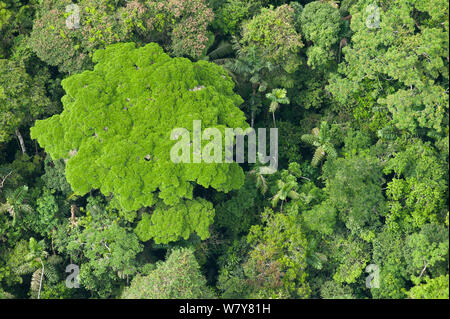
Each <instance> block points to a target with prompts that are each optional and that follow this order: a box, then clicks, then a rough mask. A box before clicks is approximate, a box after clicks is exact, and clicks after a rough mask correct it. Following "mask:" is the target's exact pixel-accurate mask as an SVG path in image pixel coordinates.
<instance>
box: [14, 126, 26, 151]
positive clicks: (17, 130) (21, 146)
mask: <svg viewBox="0 0 450 319" xmlns="http://www.w3.org/2000/svg"><path fill="white" fill-rule="evenodd" d="M16 136H17V138H18V139H19V144H20V148H21V149H22V153H23V154H26V153H27V149H26V148H25V142H24V141H23V137H22V134H20V132H19V129H16Z"/></svg>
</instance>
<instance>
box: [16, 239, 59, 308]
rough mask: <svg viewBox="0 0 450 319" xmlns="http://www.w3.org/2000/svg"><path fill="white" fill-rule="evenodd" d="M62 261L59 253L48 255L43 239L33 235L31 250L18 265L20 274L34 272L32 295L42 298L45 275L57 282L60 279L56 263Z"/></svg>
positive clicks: (31, 287) (30, 243)
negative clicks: (37, 239) (39, 239)
mask: <svg viewBox="0 0 450 319" xmlns="http://www.w3.org/2000/svg"><path fill="white" fill-rule="evenodd" d="M61 261H62V258H61V257H59V256H57V255H52V256H48V252H47V251H46V250H45V243H44V241H43V240H41V241H36V239H34V238H33V237H31V238H30V242H29V252H28V254H27V255H26V256H25V259H24V262H23V263H22V264H21V265H20V266H19V267H17V269H16V272H17V273H18V274H19V275H26V274H30V273H32V275H31V285H30V291H31V294H32V296H34V297H36V296H37V299H40V297H41V290H42V284H43V281H44V276H45V277H46V278H47V279H49V280H51V281H53V282H56V281H57V280H58V279H59V278H58V277H59V276H58V271H57V269H56V265H57V264H59V263H60V262H61Z"/></svg>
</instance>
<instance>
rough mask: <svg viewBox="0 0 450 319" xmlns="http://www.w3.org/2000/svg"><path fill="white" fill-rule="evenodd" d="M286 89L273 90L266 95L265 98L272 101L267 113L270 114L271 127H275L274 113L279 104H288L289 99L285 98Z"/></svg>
mask: <svg viewBox="0 0 450 319" xmlns="http://www.w3.org/2000/svg"><path fill="white" fill-rule="evenodd" d="M286 94H287V91H286V89H273V90H272V92H271V93H267V94H266V97H267V98H268V99H269V100H271V101H272V103H270V107H269V111H270V112H272V118H273V127H277V125H276V123H275V111H276V110H278V108H279V107H280V104H289V103H290V101H289V98H288V97H287V96H286Z"/></svg>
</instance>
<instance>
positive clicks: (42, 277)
mask: <svg viewBox="0 0 450 319" xmlns="http://www.w3.org/2000/svg"><path fill="white" fill-rule="evenodd" d="M41 265H42V271H41V281H40V282H39V291H38V299H40V298H41V289H42V281H43V279H44V263H43V262H42V259H41Z"/></svg>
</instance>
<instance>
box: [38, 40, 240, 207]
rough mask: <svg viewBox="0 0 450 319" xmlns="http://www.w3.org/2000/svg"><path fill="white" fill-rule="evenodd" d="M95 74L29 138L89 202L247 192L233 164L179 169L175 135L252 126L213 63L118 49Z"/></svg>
mask: <svg viewBox="0 0 450 319" xmlns="http://www.w3.org/2000/svg"><path fill="white" fill-rule="evenodd" d="M93 59H94V62H96V63H97V64H96V66H95V68H94V70H93V71H85V72H83V73H81V74H77V75H73V76H70V77H68V78H66V79H64V80H63V81H62V86H63V88H64V90H65V91H66V95H65V96H64V97H63V98H62V102H63V105H64V111H63V112H62V113H61V114H59V115H55V116H53V117H51V118H48V119H46V120H42V121H37V122H36V125H35V127H33V128H32V130H31V136H32V138H34V139H37V140H38V142H39V144H40V145H41V146H42V147H44V148H45V150H46V151H47V152H48V153H49V154H50V155H51V156H52V157H53V158H54V159H57V158H64V159H67V167H66V175H67V180H68V181H69V183H70V184H71V186H72V188H73V190H74V191H75V192H76V193H77V194H79V195H83V194H86V193H87V192H89V191H90V190H91V189H100V191H101V192H102V193H103V194H105V195H110V194H114V195H115V197H116V198H117V199H118V201H119V203H120V204H121V207H122V209H124V210H136V209H139V208H141V207H144V206H152V205H154V204H155V203H156V202H157V201H158V199H157V198H158V197H159V198H160V200H161V199H162V200H163V201H164V204H167V205H171V206H173V205H177V204H180V203H181V202H182V201H183V200H184V199H187V200H191V199H193V189H194V186H195V185H196V184H199V185H201V186H203V187H205V188H208V187H212V188H214V189H216V190H218V191H224V192H228V191H230V190H232V189H237V188H239V187H241V186H242V184H243V177H244V176H243V172H242V169H241V168H240V167H239V166H238V165H237V164H235V163H232V164H216V163H214V164H205V163H202V164H175V163H173V162H172V161H171V160H170V149H171V147H172V146H173V145H174V143H175V142H176V141H172V140H171V139H170V134H171V131H172V129H174V128H177V127H181V128H186V129H188V130H190V131H191V132H192V127H193V120H201V121H202V129H204V128H205V127H217V128H219V129H221V130H223V129H224V128H225V127H232V128H234V127H242V128H245V127H248V124H246V122H245V115H244V113H243V112H242V111H241V110H240V109H239V108H238V106H239V105H240V104H241V103H242V99H241V98H240V97H239V96H238V95H236V94H235V93H234V92H233V87H234V84H233V82H232V80H231V79H230V78H229V77H228V76H227V74H226V72H225V71H224V70H223V69H222V67H219V66H217V65H215V64H212V63H209V62H206V61H199V62H196V63H193V62H191V61H189V60H188V59H185V58H170V57H169V56H168V55H167V54H165V53H164V52H163V50H162V49H161V48H160V47H159V46H158V45H157V44H154V43H151V44H148V45H146V46H144V47H140V48H136V47H135V44H134V43H120V44H115V45H111V46H109V47H108V48H106V49H104V50H98V51H96V52H95V54H94V57H93Z"/></svg>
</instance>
